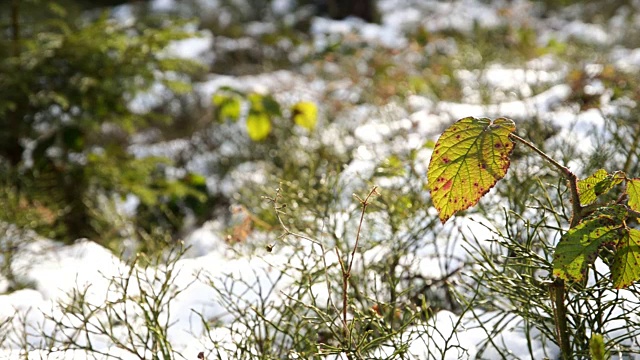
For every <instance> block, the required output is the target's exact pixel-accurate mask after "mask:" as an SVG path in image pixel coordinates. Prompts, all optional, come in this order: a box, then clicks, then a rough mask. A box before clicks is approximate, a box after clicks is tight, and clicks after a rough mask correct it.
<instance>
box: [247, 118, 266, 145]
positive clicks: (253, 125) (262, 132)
mask: <svg viewBox="0 0 640 360" xmlns="http://www.w3.org/2000/svg"><path fill="white" fill-rule="evenodd" d="M247 132H248V133H249V137H250V138H251V140H253V141H260V140H264V139H265V138H266V137H267V136H268V135H269V133H270V132H271V121H270V120H269V117H268V116H267V114H265V113H263V112H257V111H251V112H249V116H248V117H247Z"/></svg>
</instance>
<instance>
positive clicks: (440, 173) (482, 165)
mask: <svg viewBox="0 0 640 360" xmlns="http://www.w3.org/2000/svg"><path fill="white" fill-rule="evenodd" d="M515 129H516V125H515V124H514V122H513V121H512V120H510V119H505V118H498V119H495V120H489V119H487V118H474V117H466V118H464V119H460V120H458V121H457V122H456V123H454V124H453V125H451V126H450V127H449V128H448V129H447V130H445V132H444V133H442V135H441V136H440V138H439V139H438V141H437V142H436V145H435V147H434V149H433V154H432V155H431V161H430V163H429V170H428V172H427V179H428V183H429V189H430V190H431V199H432V200H433V204H434V206H435V207H436V209H437V210H438V212H439V214H440V221H442V222H443V223H444V222H446V221H447V220H448V219H449V218H450V217H451V216H452V215H453V214H455V213H456V212H458V211H462V210H465V209H468V208H469V207H471V206H473V205H475V204H477V203H478V201H479V200H480V198H481V197H482V196H483V195H484V194H486V193H487V192H488V191H489V190H490V189H491V188H492V187H493V186H494V185H495V184H496V182H497V181H498V180H500V179H502V178H503V177H504V175H505V174H506V173H507V170H508V169H509V164H510V155H511V151H513V145H514V144H513V141H511V139H510V138H509V135H510V134H511V133H513V132H514V131H515Z"/></svg>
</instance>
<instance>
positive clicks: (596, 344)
mask: <svg viewBox="0 0 640 360" xmlns="http://www.w3.org/2000/svg"><path fill="white" fill-rule="evenodd" d="M589 355H591V360H607V359H609V354H608V353H607V350H606V347H605V344H604V336H602V334H598V333H593V334H591V339H589Z"/></svg>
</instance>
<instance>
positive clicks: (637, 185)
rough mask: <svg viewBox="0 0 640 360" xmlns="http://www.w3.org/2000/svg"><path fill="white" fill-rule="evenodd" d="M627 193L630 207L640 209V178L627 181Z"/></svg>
mask: <svg viewBox="0 0 640 360" xmlns="http://www.w3.org/2000/svg"><path fill="white" fill-rule="evenodd" d="M627 195H628V196H629V202H628V204H629V207H630V208H631V209H633V210H634V211H640V178H635V179H631V180H629V181H627Z"/></svg>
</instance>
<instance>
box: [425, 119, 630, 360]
mask: <svg viewBox="0 0 640 360" xmlns="http://www.w3.org/2000/svg"><path fill="white" fill-rule="evenodd" d="M496 123H497V124H496ZM504 123H506V124H508V126H506V127H504V126H503V124H504ZM494 131H495V132H498V131H500V133H498V134H494ZM514 131H515V125H514V124H513V122H512V121H510V120H506V119H502V118H500V119H497V120H495V121H493V122H492V121H490V120H488V119H474V118H464V119H461V120H459V121H458V122H456V123H455V124H453V125H451V126H450V127H449V128H448V129H447V130H445V132H444V133H443V134H442V135H441V137H440V139H438V141H437V143H436V145H435V147H434V153H433V155H432V158H431V162H430V164H429V169H428V179H429V185H430V187H431V197H432V199H433V201H434V205H435V206H436V209H438V211H439V213H440V219H441V220H442V221H443V222H444V221H446V220H447V219H448V218H449V217H450V216H451V215H452V214H454V213H455V212H456V211H459V210H464V209H467V208H468V207H470V206H472V205H474V204H476V203H477V202H478V201H479V199H480V197H481V196H482V195H484V194H485V193H486V191H482V192H480V191H475V192H474V191H471V190H470V187H469V185H468V184H480V183H483V184H484V183H489V184H490V186H493V185H494V184H495V183H496V182H497V180H500V179H501V178H502V177H503V176H504V174H505V173H506V171H507V169H508V168H509V166H510V156H511V150H513V145H514V143H513V142H519V143H521V144H523V145H525V146H527V147H528V148H530V149H531V150H533V151H534V152H535V153H536V154H537V155H539V156H540V157H542V158H543V159H544V160H546V161H548V162H549V163H550V164H551V165H553V167H554V168H555V169H556V170H557V171H558V172H559V173H560V174H561V176H562V177H563V178H565V179H566V181H567V182H568V188H569V192H570V194H571V201H572V216H571V220H570V227H569V229H568V230H567V231H566V232H565V233H564V234H563V235H562V237H561V239H560V241H559V243H558V244H557V245H556V247H555V249H553V260H552V262H551V263H549V262H548V261H544V262H538V266H540V267H541V268H542V269H543V270H546V271H549V272H550V273H551V274H552V277H551V279H550V280H551V282H552V285H550V299H551V300H552V301H553V303H554V309H553V313H554V325H555V327H556V330H555V336H556V338H555V340H556V342H557V344H558V345H559V346H560V348H561V352H562V356H563V358H565V359H568V358H570V357H571V356H572V355H573V354H572V345H571V344H570V341H571V340H570V339H571V337H572V336H574V337H575V336H577V335H575V334H576V332H579V331H583V330H581V329H578V328H575V329H570V328H569V325H568V324H569V320H568V318H569V317H570V316H571V315H570V314H569V310H568V308H567V303H568V302H571V300H568V298H567V295H566V293H567V292H572V291H575V292H577V294H578V295H580V293H581V292H584V291H589V289H588V288H587V289H584V288H583V289H582V290H580V288H579V287H574V286H572V285H568V284H572V283H574V282H577V283H582V284H583V286H584V284H585V280H586V278H587V272H588V270H589V268H590V267H592V266H593V264H594V262H595V259H596V258H597V257H598V256H601V257H602V258H603V260H604V261H605V263H609V264H610V278H611V285H612V286H613V288H615V289H621V288H627V287H629V286H631V285H633V284H634V283H636V282H638V281H640V250H639V249H640V230H637V229H635V228H630V227H629V226H628V225H627V224H628V223H631V222H634V221H637V218H638V216H639V215H640V214H638V211H637V210H636V209H637V207H638V192H637V185H638V180H637V179H629V178H628V177H627V175H626V174H625V173H624V172H622V171H616V172H614V173H612V174H608V173H607V172H606V171H605V170H598V171H596V172H595V173H594V174H593V175H591V176H590V177H588V178H586V179H584V180H578V178H577V176H576V175H575V174H573V173H572V172H571V171H570V170H569V169H568V168H566V167H564V166H562V165H561V164H559V163H558V162H557V161H555V160H554V159H552V158H550V157H549V156H548V155H547V154H545V153H544V152H543V151H542V150H540V149H538V148H537V147H536V146H535V145H533V144H532V143H530V142H528V141H526V140H524V139H522V138H520V137H518V136H517V135H515V134H514ZM512 141H513V142H512ZM494 145H499V146H498V149H499V150H500V151H496V153H497V154H495V153H494V149H493V148H494ZM486 163H490V164H492V165H493V166H482V165H483V164H486ZM478 168H481V169H485V168H487V169H489V171H488V175H492V177H489V176H488V175H487V174H486V173H483V172H481V171H477V170H475V169H478ZM485 178H489V180H490V182H487V181H486V180H485ZM623 181H624V182H625V183H626V186H625V188H624V189H625V190H624V192H623V193H622V194H620V196H619V197H618V199H617V201H615V202H611V201H608V200H607V197H605V195H607V193H609V192H610V191H611V190H612V189H613V188H614V186H615V185H617V184H620V183H622V182H623ZM471 189H473V188H471ZM461 199H462V200H463V201H462V202H463V205H459V204H458V203H459V202H460V200H461ZM625 202H626V204H625ZM587 205H589V206H587ZM522 250H525V249H522ZM522 250H517V252H519V251H522ZM510 251H516V249H513V248H511V249H510ZM479 252H480V253H483V251H482V250H480V251H479ZM517 252H515V253H513V255H515V256H517ZM525 252H526V251H525ZM611 253H613V258H612V259H611V257H610V256H609V254H611ZM528 256H530V257H532V256H533V257H535V256H538V255H534V254H533V253H530V252H529V255H528ZM518 257H519V256H518ZM524 259H525V258H523V260H524ZM511 276H514V275H511ZM594 276H600V275H599V274H598V272H597V271H595V270H594ZM565 281H567V282H568V283H565ZM594 286H596V285H594ZM597 286H599V285H597ZM540 326H542V324H540ZM572 334H574V335H572ZM574 341H581V340H574ZM597 342H598V340H597V339H595V340H593V342H592V343H591V345H593V346H592V347H591V350H592V351H595V350H594V349H596V350H597V348H599V347H600V348H602V347H603V346H599V345H598V343H597ZM600 342H602V341H600ZM591 345H590V346H591ZM600 345H602V344H600ZM600 353H602V352H598V354H599V355H598V356H599V357H600V358H602V357H604V355H603V353H602V354H600Z"/></svg>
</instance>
